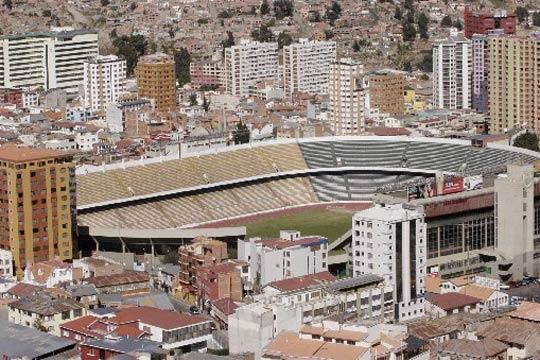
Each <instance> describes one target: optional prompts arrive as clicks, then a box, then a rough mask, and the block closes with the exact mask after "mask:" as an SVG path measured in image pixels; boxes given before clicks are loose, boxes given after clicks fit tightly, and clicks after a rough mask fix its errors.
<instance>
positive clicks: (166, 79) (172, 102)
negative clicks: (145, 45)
mask: <svg viewBox="0 0 540 360" xmlns="http://www.w3.org/2000/svg"><path fill="white" fill-rule="evenodd" d="M135 74H136V76H137V89H138V94H139V97H144V98H149V99H154V101H155V106H156V109H157V110H171V109H174V108H176V76H175V66H174V59H173V57H172V56H170V55H167V54H164V53H156V54H152V55H146V56H143V57H141V58H140V59H139V61H138V62H137V67H136V69H135Z"/></svg>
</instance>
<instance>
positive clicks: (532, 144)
mask: <svg viewBox="0 0 540 360" xmlns="http://www.w3.org/2000/svg"><path fill="white" fill-rule="evenodd" d="M514 146H517V147H520V148H523V149H529V150H532V151H540V148H539V146H538V135H536V134H535V133H531V132H526V133H524V134H521V135H519V136H518V137H516V139H515V140H514Z"/></svg>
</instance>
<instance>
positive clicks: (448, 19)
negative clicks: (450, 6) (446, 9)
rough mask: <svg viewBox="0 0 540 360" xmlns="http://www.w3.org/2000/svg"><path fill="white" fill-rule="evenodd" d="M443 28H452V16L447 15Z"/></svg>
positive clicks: (442, 22)
mask: <svg viewBox="0 0 540 360" xmlns="http://www.w3.org/2000/svg"><path fill="white" fill-rule="evenodd" d="M441 26H442V27H445V28H449V27H451V26H452V18H451V17H450V15H446V16H445V17H443V18H442V20H441Z"/></svg>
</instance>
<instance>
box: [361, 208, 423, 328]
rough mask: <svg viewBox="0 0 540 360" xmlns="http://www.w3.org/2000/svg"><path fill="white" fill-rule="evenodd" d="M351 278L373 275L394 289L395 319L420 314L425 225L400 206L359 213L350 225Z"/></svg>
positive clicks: (416, 214) (414, 213)
mask: <svg viewBox="0 0 540 360" xmlns="http://www.w3.org/2000/svg"><path fill="white" fill-rule="evenodd" d="M352 230H353V234H352V251H353V276H355V277H356V276H361V275H363V274H375V275H379V276H381V277H383V278H384V280H385V281H386V284H388V285H391V286H392V287H393V288H394V302H395V304H396V305H395V308H396V313H395V315H396V319H398V320H399V321H404V320H410V319H414V318H416V317H420V316H423V315H424V299H423V297H422V295H423V293H424V289H425V284H424V276H425V275H426V223H425V222H424V214H423V213H421V212H419V211H418V210H416V209H413V208H409V207H407V206H406V205H403V204H396V205H386V206H385V205H381V204H376V205H375V206H374V207H372V208H369V209H366V210H363V211H360V212H358V213H356V214H355V215H354V216H353V224H352Z"/></svg>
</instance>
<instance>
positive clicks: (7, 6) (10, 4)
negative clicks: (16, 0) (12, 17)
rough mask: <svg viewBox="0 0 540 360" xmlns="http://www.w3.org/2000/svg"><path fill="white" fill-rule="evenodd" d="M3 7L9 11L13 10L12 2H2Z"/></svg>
mask: <svg viewBox="0 0 540 360" xmlns="http://www.w3.org/2000/svg"><path fill="white" fill-rule="evenodd" d="M4 6H5V7H6V9H8V10H10V11H11V9H13V1H12V0H4Z"/></svg>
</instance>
